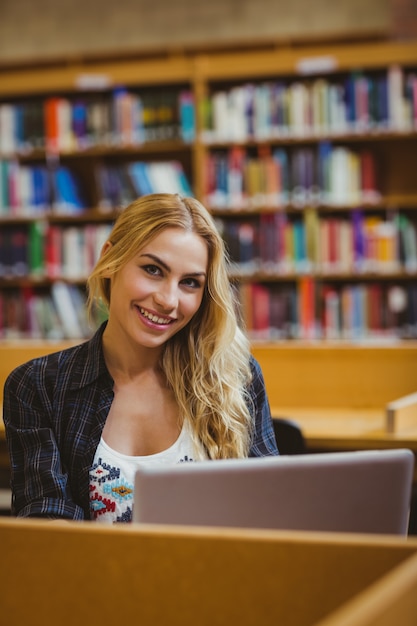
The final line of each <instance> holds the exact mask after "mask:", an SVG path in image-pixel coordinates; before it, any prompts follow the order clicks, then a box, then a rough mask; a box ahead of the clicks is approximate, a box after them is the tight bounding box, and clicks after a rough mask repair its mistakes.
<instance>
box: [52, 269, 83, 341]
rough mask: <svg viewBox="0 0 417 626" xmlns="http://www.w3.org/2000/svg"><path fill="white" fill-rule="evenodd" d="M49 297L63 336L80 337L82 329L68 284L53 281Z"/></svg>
mask: <svg viewBox="0 0 417 626" xmlns="http://www.w3.org/2000/svg"><path fill="white" fill-rule="evenodd" d="M51 297H52V302H53V305H54V307H55V310H56V313H57V316H58V318H59V321H60V324H61V326H62V329H63V332H64V336H65V338H66V339H80V338H82V337H83V329H82V327H81V324H80V322H79V318H78V314H77V311H76V308H75V306H74V300H73V298H72V297H71V291H70V286H69V285H68V284H67V283H64V282H62V281H55V282H54V283H52V286H51Z"/></svg>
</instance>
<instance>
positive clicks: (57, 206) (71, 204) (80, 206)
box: [52, 165, 86, 213]
mask: <svg viewBox="0 0 417 626" xmlns="http://www.w3.org/2000/svg"><path fill="white" fill-rule="evenodd" d="M52 180H53V191H54V193H53V203H52V204H53V209H54V210H55V211H57V212H58V213H81V212H82V211H83V210H84V209H85V206H86V205H85V202H84V199H83V197H82V193H81V188H80V184H79V180H78V179H77V177H76V175H75V174H74V172H72V171H71V170H70V169H69V168H68V167H67V166H64V165H60V166H58V167H57V168H56V169H55V170H54V171H53V172H52Z"/></svg>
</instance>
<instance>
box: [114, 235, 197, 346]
mask: <svg viewBox="0 0 417 626" xmlns="http://www.w3.org/2000/svg"><path fill="white" fill-rule="evenodd" d="M207 268H208V249H207V244H206V242H205V241H204V239H203V238H202V237H200V236H199V235H197V234H195V233H193V232H191V231H187V230H183V229H182V228H167V229H166V230H164V231H162V232H161V233H160V234H159V235H157V236H156V237H154V238H153V239H152V240H151V241H150V242H149V243H148V244H147V245H145V246H144V247H143V248H142V249H141V250H140V251H139V252H138V254H136V255H135V256H134V257H133V259H131V260H130V261H128V262H127V263H126V264H125V265H124V266H123V267H122V268H121V269H120V270H119V271H118V272H117V273H116V274H115V275H113V276H112V278H111V298H110V306H109V321H108V325H107V328H106V335H107V338H110V337H111V339H112V342H117V344H116V345H120V346H121V345H126V342H128V344H129V347H130V348H131V347H133V346H137V347H145V348H161V347H162V346H163V344H164V343H165V342H166V341H168V340H169V339H170V338H171V337H172V336H173V335H175V334H176V333H177V332H178V331H180V330H181V329H182V328H184V327H185V326H186V325H187V324H188V322H189V321H190V320H191V319H192V317H193V316H194V315H195V314H196V312H197V311H198V309H199V307H200V305H201V302H202V299H203V295H204V289H205V284H206V280H207Z"/></svg>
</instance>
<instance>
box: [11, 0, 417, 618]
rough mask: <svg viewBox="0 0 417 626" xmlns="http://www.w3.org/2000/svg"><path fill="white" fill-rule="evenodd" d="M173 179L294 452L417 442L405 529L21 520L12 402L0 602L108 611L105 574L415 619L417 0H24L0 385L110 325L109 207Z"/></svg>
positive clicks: (254, 599) (164, 608)
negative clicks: (214, 262)
mask: <svg viewBox="0 0 417 626" xmlns="http://www.w3.org/2000/svg"><path fill="white" fill-rule="evenodd" d="M165 192H168V193H178V194H180V195H182V196H193V197H195V198H197V199H198V200H200V201H201V202H202V204H203V205H204V206H205V207H206V208H207V209H208V210H209V211H210V213H211V214H212V216H213V218H214V220H215V224H216V226H217V228H218V230H219V232H220V234H221V236H222V237H223V239H224V241H225V244H226V248H227V251H228V254H229V257H230V263H229V265H228V268H229V277H230V283H231V286H232V290H233V293H234V295H235V297H236V301H237V302H238V303H239V316H240V319H241V321H242V325H243V326H244V328H245V331H246V333H247V335H248V337H249V339H250V345H251V352H252V354H253V356H254V357H255V358H256V360H257V361H258V362H259V364H260V366H261V369H262V372H263V376H264V379H265V386H266V390H267V395H268V399H269V404H270V408H271V414H272V417H273V422H274V428H275V434H276V437H277V444H278V448H279V449H280V452H281V455H282V457H286V456H289V455H291V457H294V458H295V457H300V458H301V456H304V455H306V454H307V455H317V457H318V456H320V455H328V454H331V453H346V452H349V453H350V452H364V451H389V450H397V451H399V450H403V449H407V450H411V451H412V453H413V455H414V458H415V460H416V462H415V464H414V469H413V475H412V477H411V481H410V482H411V484H410V491H409V516H408V525H407V531H406V533H405V536H394V535H391V534H384V533H378V532H374V533H350V532H336V531H335V532H333V531H328V532H317V531H309V530H308V529H307V530H293V529H291V528H289V529H285V528H284V529H273V528H268V527H267V528H239V527H236V528H234V527H233V528H213V527H212V526H210V525H208V526H203V527H196V526H192V525H190V526H186V525H184V526H183V525H154V524H143V525H141V524H136V523H133V524H115V525H114V526H106V525H104V524H91V523H90V524H83V523H82V524H80V523H79V522H75V521H70V522H68V521H66V522H65V523H63V522H62V521H59V522H57V523H51V522H50V521H46V520H42V519H20V518H15V517H14V516H13V515H11V490H10V475H11V468H10V458H9V454H8V448H7V441H6V432H5V427H4V424H3V420H2V419H1V418H0V545H1V551H2V555H3V557H5V563H4V565H3V566H2V567H1V568H0V584H1V588H2V591H3V600H2V602H1V603H0V622H1V623H3V622H2V620H3V619H4V620H5V621H4V623H5V624H6V623H7V624H21V623H22V624H23V623H28V624H34V625H35V624H41V623H42V624H43V625H44V626H45V625H49V624H51V625H52V624H54V625H55V624H56V623H59V624H62V625H63V626H67V625H68V626H70V625H72V624H74V623H76V622H77V623H80V622H81V621H82V622H83V623H84V621H85V622H87V620H88V621H90V620H93V619H97V616H98V615H99V614H100V609H99V605H98V603H97V602H96V601H94V600H93V596H92V594H93V593H94V591H93V590H94V589H95V590H97V589H98V588H100V582H99V581H100V579H101V581H103V582H104V581H105V583H104V584H105V586H106V589H108V590H110V589H111V590H112V598H113V601H110V602H106V609H105V611H106V617H105V619H107V620H111V619H113V618H114V619H117V620H121V619H122V620H123V619H124V620H126V621H127V620H130V621H131V620H135V621H136V622H139V623H141V624H148V623H149V624H151V623H152V624H161V625H163V624H170V625H176V624H180V623H183V622H184V621H185V620H190V621H191V620H192V621H194V622H196V623H198V624H201V625H205V624H207V625H209V624H210V625H212V624H219V625H221V624H230V625H232V624H239V625H242V626H244V625H246V624H247V625H248V626H249V625H253V624H258V623H263V624H271V625H272V624H276V623H278V621H280V623H282V624H283V625H284V626H349V625H353V624H354V625H355V626H371V625H375V626H376V625H378V626H394V624H395V626H398V624H401V626H411V625H414V626H416V624H417V620H416V616H417V3H416V2H415V0H366V1H365V2H363V0H340V2H338V3H334V2H330V0H316V1H315V2H314V3H311V2H310V1H309V0H293V2H292V3H289V4H287V3H283V2H281V1H280V0H256V1H255V0H211V2H210V3H205V2H202V0H177V1H176V2H169V1H168V0H159V1H158V3H149V2H148V1H147V0H120V1H119V2H118V3H113V2H110V0H102V1H101V2H100V3H98V2H97V0H93V1H92V2H89V3H85V2H83V3H82V2H81V0H72V2H71V3H70V2H69V0H62V1H61V2H59V3H54V2H52V1H51V0H37V2H36V3H31V2H28V0H13V2H12V1H11V0H6V1H5V2H4V3H3V4H2V6H0V406H1V405H2V402H3V386H4V383H5V381H6V378H7V376H8V375H9V373H10V372H11V371H12V370H13V369H14V368H15V367H17V366H18V365H21V364H23V363H25V362H27V361H29V360H30V359H33V358H35V357H38V356H42V355H46V354H51V353H54V352H56V351H58V350H62V349H65V348H67V347H70V346H74V345H77V344H79V343H81V342H84V341H85V340H88V339H89V338H90V337H91V335H92V333H93V330H95V328H92V323H91V320H89V318H88V316H87V308H86V280H87V277H88V275H89V274H90V272H91V271H92V269H93V267H94V265H95V262H96V260H97V259H98V257H99V255H100V251H101V249H102V246H103V244H104V242H105V241H106V240H107V238H108V236H109V233H110V230H111V228H112V225H113V223H114V221H115V219H116V218H117V216H118V215H119V214H120V212H121V210H122V209H123V208H124V207H125V206H127V205H129V204H130V203H131V202H132V201H133V200H135V199H136V198H138V197H140V196H145V195H147V194H151V193H165ZM96 321H97V325H96V326H98V324H99V322H100V321H102V320H101V318H100V317H99V316H98V317H97V320H96ZM285 429H286V430H285ZM294 433H295V436H296V439H294ZM280 437H282V439H280ZM287 438H288V442H287V441H286V439H287ZM382 487H383V486H382ZM387 491H388V489H387ZM292 497H293V498H294V499H296V498H297V493H294V494H292ZM105 543H107V544H108V546H107V545H106V547H105V549H104V550H103V546H104V544H105ZM92 559H94V562H95V563H94V564H95V569H96V570H97V571H99V570H98V568H99V569H100V570H101V572H100V574H99V578H98V580H96V581H95V580H94V578H95V576H94V573H93V572H92V571H91V570H92V567H91V564H92ZM35 564H36V565H35ZM161 594H163V595H161ZM116 596H119V598H118V600H117V601H116V602H115V601H114V600H115V598H116ZM57 616H59V618H58V617H57Z"/></svg>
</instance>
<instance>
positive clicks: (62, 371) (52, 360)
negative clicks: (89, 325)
mask: <svg viewBox="0 0 417 626" xmlns="http://www.w3.org/2000/svg"><path fill="white" fill-rule="evenodd" d="M101 334H102V333H101V332H99V331H97V332H96V333H95V334H94V335H93V337H92V338H91V339H88V340H86V341H84V342H82V343H79V344H76V345H74V346H69V347H68V348H64V349H61V350H57V351H52V352H50V353H48V354H44V355H41V356H38V357H35V358H33V359H30V360H28V361H26V362H25V363H22V364H21V365H18V366H17V367H16V368H14V369H13V370H12V371H11V372H10V374H9V375H8V377H7V379H6V383H5V386H6V387H7V386H9V385H13V384H15V385H20V384H21V383H22V380H27V379H28V378H30V379H36V380H38V381H41V380H42V381H44V382H45V384H47V383H48V381H52V380H56V379H57V377H59V376H65V377H71V376H72V375H75V373H76V371H77V370H79V371H82V370H84V369H85V367H86V364H87V363H88V361H91V362H92V363H94V362H97V361H98V360H99V359H97V354H98V353H99V351H100V350H101Z"/></svg>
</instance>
